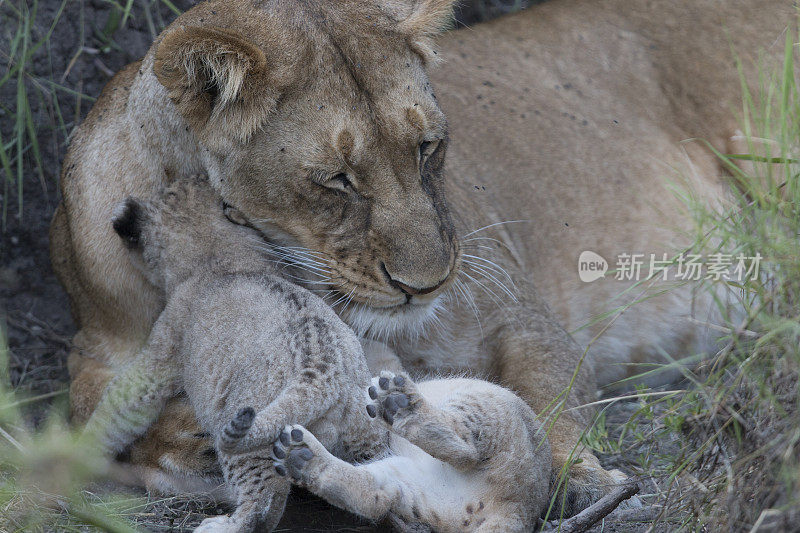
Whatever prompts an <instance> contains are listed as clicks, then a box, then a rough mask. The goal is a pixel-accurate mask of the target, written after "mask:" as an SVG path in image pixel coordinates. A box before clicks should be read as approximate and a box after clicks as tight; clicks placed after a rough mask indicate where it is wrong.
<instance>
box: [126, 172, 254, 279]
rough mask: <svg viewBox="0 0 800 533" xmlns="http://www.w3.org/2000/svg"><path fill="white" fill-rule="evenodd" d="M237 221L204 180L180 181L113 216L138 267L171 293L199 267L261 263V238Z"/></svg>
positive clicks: (134, 200)
mask: <svg viewBox="0 0 800 533" xmlns="http://www.w3.org/2000/svg"><path fill="white" fill-rule="evenodd" d="M232 222H236V223H232ZM238 222H239V220H238V219H237V218H236V213H229V214H227V215H226V214H225V210H224V209H223V204H222V199H221V198H220V196H219V194H218V193H217V192H216V191H214V189H212V188H211V186H210V185H209V183H208V180H207V179H206V178H205V177H203V176H193V177H190V178H179V179H176V180H175V181H174V182H173V183H171V184H170V185H168V186H165V187H163V188H162V189H161V191H159V193H158V194H157V195H156V197H155V198H153V199H151V200H141V199H137V198H126V199H125V200H123V201H122V202H120V203H119V204H117V206H116V207H115V208H114V212H113V214H112V216H111V223H112V226H113V228H114V231H115V232H116V233H117V235H119V237H120V239H121V240H122V242H123V244H124V245H125V246H126V247H127V248H128V250H130V252H131V255H132V258H133V262H134V264H135V265H136V266H137V267H138V268H139V270H141V271H142V272H143V273H144V275H145V276H146V277H147V279H148V280H149V281H150V282H151V283H152V284H153V285H155V286H157V287H160V288H162V289H164V290H165V291H166V292H167V293H169V292H171V290H172V288H174V287H175V286H176V285H177V284H178V283H180V282H181V281H183V280H185V279H187V278H188V277H190V276H191V275H192V274H194V273H195V272H197V269H198V267H207V266H221V267H222V266H227V265H238V266H241V264H242V263H243V262H244V261H250V260H255V261H257V259H252V258H255V257H258V255H259V252H258V251H257V250H256V248H257V242H258V234H257V233H256V232H255V231H253V230H251V229H249V228H247V227H245V226H242V225H239V224H238ZM254 241H255V242H254ZM257 264H261V262H258V263H257Z"/></svg>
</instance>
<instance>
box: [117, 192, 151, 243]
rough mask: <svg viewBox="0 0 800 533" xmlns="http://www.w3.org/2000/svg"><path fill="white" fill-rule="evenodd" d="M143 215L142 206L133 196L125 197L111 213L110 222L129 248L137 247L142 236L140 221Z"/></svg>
mask: <svg viewBox="0 0 800 533" xmlns="http://www.w3.org/2000/svg"><path fill="white" fill-rule="evenodd" d="M144 217H145V209H144V206H143V205H142V204H141V203H140V202H139V201H138V200H136V199H135V198H127V199H125V200H123V201H122V202H120V203H118V204H117V206H116V207H115V208H114V212H113V214H112V215H111V224H112V225H113V226H114V231H116V232H117V235H119V236H120V238H121V239H122V242H124V243H125V246H127V247H128V248H130V249H135V248H138V247H139V242H140V241H141V238H142V223H143V219H144Z"/></svg>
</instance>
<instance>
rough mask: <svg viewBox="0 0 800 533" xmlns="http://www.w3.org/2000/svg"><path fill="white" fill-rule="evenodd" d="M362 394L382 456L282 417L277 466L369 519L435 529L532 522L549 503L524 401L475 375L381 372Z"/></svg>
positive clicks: (546, 459)
mask: <svg viewBox="0 0 800 533" xmlns="http://www.w3.org/2000/svg"><path fill="white" fill-rule="evenodd" d="M368 395H369V397H370V399H371V401H369V402H368V403H367V405H366V411H367V413H368V414H369V415H370V416H371V417H374V418H378V420H380V421H381V422H376V425H381V426H383V427H386V428H387V429H390V431H391V438H390V452H389V453H388V454H387V455H386V456H385V457H384V458H382V459H379V460H374V461H371V462H366V463H362V464H359V465H352V464H349V463H347V462H345V461H342V460H341V459H338V458H336V457H334V456H333V455H331V454H330V453H329V452H328V451H327V450H326V447H325V446H324V445H323V444H322V443H320V441H319V440H317V438H316V437H315V436H314V432H313V431H310V430H308V429H306V428H304V427H302V426H300V425H296V424H295V425H287V426H286V428H285V429H284V431H283V432H282V433H281V435H280V437H279V438H278V440H277V441H276V442H275V444H274V446H273V451H272V454H273V458H274V469H275V471H276V473H277V474H279V475H281V476H287V475H288V476H289V477H290V479H292V481H293V482H294V483H295V484H298V485H301V486H304V487H306V488H308V489H309V490H311V492H313V493H315V494H317V495H318V496H320V497H321V498H324V499H325V500H327V501H329V502H330V503H332V504H334V505H336V506H338V507H341V508H343V509H346V510H348V511H350V512H353V513H356V514H359V515H361V516H364V517H367V518H370V519H374V520H377V519H379V518H381V517H383V516H385V515H387V514H388V513H390V512H392V513H395V514H396V515H399V516H400V517H401V518H402V519H404V520H406V521H407V522H421V523H423V524H425V525H427V526H430V527H431V528H432V529H433V530H434V531H436V532H439V533H450V532H476V533H489V532H496V533H500V532H504V533H525V532H529V531H533V530H534V528H535V527H536V524H537V519H538V518H539V516H540V515H541V514H542V511H543V510H544V508H545V506H546V505H547V502H548V501H549V499H548V493H549V487H550V471H551V468H552V457H551V455H550V446H549V443H548V441H547V439H546V436H545V431H544V430H543V429H542V426H541V424H540V423H539V422H538V421H537V420H536V416H535V415H534V413H533V411H532V410H531V408H530V407H529V406H528V405H527V404H526V403H525V402H524V401H523V400H521V399H520V398H519V397H518V396H516V395H515V394H514V393H512V392H511V391H509V390H507V389H504V388H502V387H500V386H497V385H494V384H491V383H488V382H486V381H481V380H477V379H455V378H452V379H432V380H428V381H422V382H420V383H419V384H416V383H414V382H413V381H412V380H411V379H410V378H409V377H408V376H407V375H405V374H393V373H391V372H388V371H384V372H381V375H380V376H379V377H375V378H373V380H372V385H371V386H370V387H369V389H368ZM245 432H246V429H245V428H242V431H241V434H244V433H245Z"/></svg>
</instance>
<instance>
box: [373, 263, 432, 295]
mask: <svg viewBox="0 0 800 533" xmlns="http://www.w3.org/2000/svg"><path fill="white" fill-rule="evenodd" d="M383 270H384V272H386V275H387V276H388V277H389V281H390V282H391V284H392V285H394V286H395V287H397V288H398V289H400V290H401V291H403V293H405V294H407V295H408V296H419V295H422V294H429V293H431V292H433V291H435V290H436V289H438V288H439V287H441V286H442V285H443V284H444V282H445V281H447V277H445V278H444V279H443V280H441V281H439V282H437V283H436V284H434V285H430V286H428V287H421V288H418V287H412V286H411V285H407V284H405V283H403V282H402V281H398V280H396V279H395V278H393V277H392V275H391V274H390V273H389V271H388V270H386V266H385V265H384V267H383Z"/></svg>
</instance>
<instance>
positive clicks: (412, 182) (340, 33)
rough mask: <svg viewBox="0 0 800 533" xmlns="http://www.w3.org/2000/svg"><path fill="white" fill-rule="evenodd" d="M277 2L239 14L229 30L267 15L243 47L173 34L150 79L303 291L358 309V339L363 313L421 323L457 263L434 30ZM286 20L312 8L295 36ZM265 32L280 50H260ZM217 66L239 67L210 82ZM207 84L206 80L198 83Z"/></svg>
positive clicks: (361, 5)
mask: <svg viewBox="0 0 800 533" xmlns="http://www.w3.org/2000/svg"><path fill="white" fill-rule="evenodd" d="M429 4H433V2H429ZM226 5H227V4H226ZM285 5H286V4H277V3H276V4H274V5H271V6H267V7H265V8H263V10H261V11H259V10H258V9H256V10H255V11H252V12H248V14H246V15H245V14H244V13H240V14H239V15H238V17H239V18H238V21H242V20H253V19H254V18H258V17H260V22H261V24H260V25H259V26H258V27H254V28H253V30H252V34H251V33H247V37H245V36H244V34H242V33H237V34H236V35H231V33H230V32H229V31H228V30H224V31H222V30H220V31H219V32H217V31H216V30H213V29H212V30H209V29H208V28H203V29H202V31H201V30H197V32H195V33H192V32H193V30H191V29H190V30H186V29H181V30H176V31H175V32H173V33H172V34H170V33H169V30H168V32H167V35H166V36H165V37H164V39H163V41H162V43H161V45H160V46H159V50H158V52H157V56H156V66H155V71H156V74H157V76H158V77H159V80H160V81H161V82H162V83H163V84H164V85H165V86H166V87H167V88H168V89H169V91H170V96H171V97H172V99H173V101H175V102H176V104H177V105H178V108H179V110H180V111H181V112H183V113H184V115H185V116H186V118H187V120H188V122H189V124H190V125H191V126H192V127H193V128H195V130H196V131H197V132H198V134H199V137H200V139H201V142H202V143H204V144H205V146H206V147H207V154H208V157H207V165H208V172H209V175H210V178H211V181H212V183H214V184H215V186H216V188H217V189H218V190H219V192H220V193H221V194H222V197H223V198H224V200H225V201H226V202H227V203H229V204H231V205H232V206H234V207H236V208H237V209H238V210H239V211H241V212H242V213H243V214H244V215H245V216H246V218H247V219H248V220H249V222H250V223H251V224H252V225H253V226H255V227H256V228H257V229H259V230H260V231H261V232H262V234H263V235H264V236H265V237H266V238H267V239H268V240H269V241H271V242H274V243H278V244H279V245H283V247H281V248H278V249H277V251H276V254H277V255H278V256H279V258H280V259H281V260H286V261H287V262H291V263H294V264H297V265H300V266H301V267H304V268H305V271H306V272H307V273H308V276H306V279H307V281H305V283H308V284H311V285H314V286H316V287H317V288H325V289H329V290H332V291H335V293H336V294H338V295H340V296H341V298H337V297H334V298H333V299H332V300H331V302H332V303H334V304H335V305H340V306H342V307H344V306H345V304H348V305H350V304H351V303H353V304H352V305H350V310H349V312H350V318H352V320H351V325H354V326H358V327H359V329H361V330H362V332H365V330H368V329H370V325H369V324H368V322H370V320H367V319H365V316H367V315H369V316H370V317H372V319H373V321H374V319H384V320H385V319H386V318H389V317H391V318H392V320H393V321H396V320H397V319H400V320H401V321H406V322H415V321H418V320H419V319H421V318H424V317H425V316H428V315H429V314H430V313H431V310H432V309H433V306H434V303H435V302H436V301H437V299H438V297H439V296H441V294H442V293H443V291H445V290H446V288H447V287H448V285H449V283H450V282H451V281H452V280H453V279H454V277H455V273H456V270H457V267H458V264H459V244H458V239H457V238H456V235H455V231H454V227H453V223H452V221H451V218H450V215H449V213H448V209H447V204H446V201H445V197H444V184H443V176H442V170H443V163H444V155H445V151H446V148H447V122H446V120H445V117H444V115H443V114H442V112H441V110H440V109H439V107H438V105H437V103H436V99H435V96H434V94H433V91H432V89H431V87H430V84H429V82H428V78H427V75H426V73H425V64H426V61H428V60H429V57H428V56H429V55H430V54H431V52H430V51H429V50H428V49H427V48H426V47H427V46H428V45H427V41H425V39H424V38H425V35H424V34H425V31H427V30H425V31H423V30H421V29H419V28H417V30H413V29H409V28H408V27H406V26H403V24H405V23H407V22H408V20H411V19H413V17H414V16H421V15H420V14H419V13H416V11H411V12H410V14H406V15H405V16H406V19H404V21H401V22H398V18H397V17H398V15H396V14H395V15H391V14H389V13H388V12H387V8H385V7H382V6H379V5H371V4H368V3H366V2H356V3H353V4H352V5H351V4H348V3H347V2H342V3H341V4H339V3H336V2H333V3H324V4H323V3H320V5H315V4H314V3H303V4H292V5H291V8H290V9H289V11H286V12H284V11H281V10H280V6H285ZM420 5H422V6H423V7H425V8H426V9H430V8H431V6H430V5H428V4H424V5H423V4H418V6H420ZM447 6H448V8H449V3H448V4H447ZM251 9H252V8H251ZM292 9H296V10H310V11H312V13H311V16H310V17H302V19H303V20H304V21H305V22H304V23H303V24H304V26H303V27H302V28H298V27H297V26H296V24H297V23H296V20H298V18H299V17H295V16H292V14H291V10H292ZM197 10H198V8H196V9H195V10H192V11H197ZM264 10H267V11H264ZM269 10H272V11H269ZM265 13H266V14H265ZM198 16H199V15H198ZM231 16H236V15H235V14H232V15H231ZM179 20H180V19H179ZM201 20H202V19H201ZM276 20H277V21H278V23H276ZM308 20H316V21H318V23H317V24H314V25H313V26H309V25H308ZM412 22H413V21H412ZM425 23H426V24H429V23H430V21H428V20H427V19H425ZM184 24H187V22H186V21H184ZM419 24H422V22H419ZM419 24H417V25H419ZM237 26H242V23H241V22H238V23H237ZM411 26H414V24H411ZM182 28H185V26H182ZM278 28H279V29H278ZM269 31H276V32H279V33H280V35H281V39H273V40H269V39H267V38H266V37H265V36H264V33H265V32H266V33H267V34H268V33H269ZM209 32H211V33H209ZM215 32H216V33H215ZM209 40H216V42H217V44H216V45H213V46H209V44H208V43H209ZM267 41H268V44H267ZM187 50H188V51H187ZM231 50H234V51H235V53H236V54H237V55H238V56H242V57H245V58H246V61H245V62H244V64H239V63H235V61H236V60H235V59H231V57H230V56H231V54H232V52H231ZM204 54H206V55H207V54H211V59H208V58H207V57H206V56H205V55H204ZM220 57H222V58H220ZM187 58H188V60H187ZM198 58H199V59H198ZM191 61H194V62H195V63H197V62H200V65H199V66H197V67H192V66H191V65H192V63H191ZM225 61H228V62H229V63H231V64H233V67H230V68H229V71H228V72H227V73H225V72H223V74H222V75H218V76H217V78H218V79H214V78H213V69H214V68H217V69H218V70H219V69H222V70H223V71H224V68H225V65H226V64H227V63H225ZM212 62H213V64H212ZM187 64H188V65H189V67H185V66H186V65H187ZM209 65H210V66H209ZM220 65H222V66H220ZM182 68H189V70H190V72H189V75H188V77H187V75H186V74H185V73H183V71H182ZM192 68H196V69H197V72H191V69H192ZM209 71H212V74H208V73H209ZM234 71H235V72H234ZM232 72H233V73H232ZM202 73H205V75H206V76H212V78H211V79H207V78H204V79H201V80H200V81H198V80H197V78H198V77H200V76H201V74H202ZM234 78H235V80H234ZM231 80H234V81H231ZM225 83H235V84H237V89H236V91H234V90H233V89H231V88H230V87H229V86H227V85H225ZM192 84H194V86H193V85H192ZM215 84H216V85H215ZM228 93H231V94H232V96H230V95H228V96H226V95H227V94H228ZM259 113H262V114H263V116H262V117H261V118H260V119H259V120H258V121H257V124H255V125H254V120H255V119H254V116H258V114H259ZM237 120H238V122H236V121H237ZM223 121H224V123H223ZM231 122H234V123H235V125H234V126H232V125H231ZM337 300H338V301H337ZM345 318H347V315H345ZM353 322H358V324H354V323H353ZM393 327H396V324H394V325H393Z"/></svg>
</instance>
